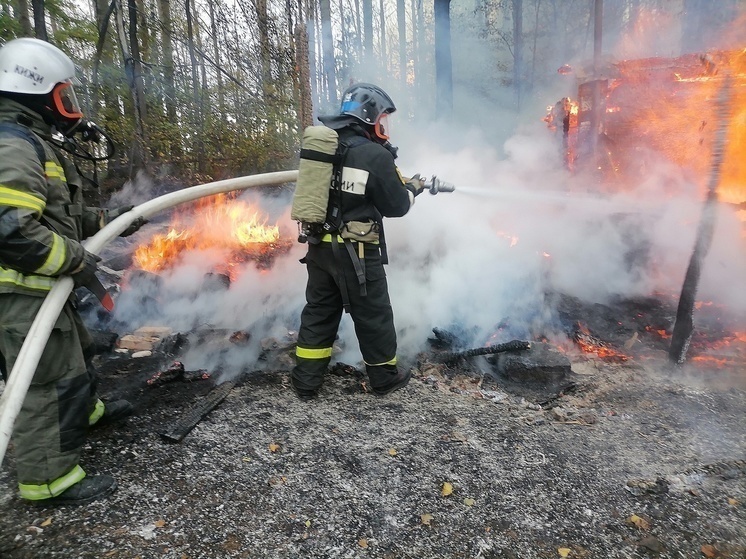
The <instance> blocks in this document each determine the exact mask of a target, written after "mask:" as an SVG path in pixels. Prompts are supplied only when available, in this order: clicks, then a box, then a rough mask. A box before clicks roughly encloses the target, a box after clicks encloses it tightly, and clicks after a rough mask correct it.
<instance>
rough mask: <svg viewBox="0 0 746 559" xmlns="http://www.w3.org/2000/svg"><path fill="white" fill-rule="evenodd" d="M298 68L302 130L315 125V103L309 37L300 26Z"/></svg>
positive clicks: (300, 25) (296, 35)
mask: <svg viewBox="0 0 746 559" xmlns="http://www.w3.org/2000/svg"><path fill="white" fill-rule="evenodd" d="M295 44H296V51H295V52H296V57H297V62H296V66H297V67H298V74H299V76H298V78H299V79H298V89H299V98H300V103H299V106H298V119H299V121H300V128H301V130H303V129H305V128H306V126H311V125H312V124H313V103H312V101H311V72H310V66H309V60H308V59H309V56H308V53H309V48H308V36H307V35H306V26H305V25H302V24H299V25H298V26H297V27H296V29H295Z"/></svg>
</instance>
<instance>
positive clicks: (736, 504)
mask: <svg viewBox="0 0 746 559" xmlns="http://www.w3.org/2000/svg"><path fill="white" fill-rule="evenodd" d="M728 504H729V505H732V506H734V507H737V506H738V505H739V504H740V503H739V502H738V501H737V500H736V499H734V498H732V497H728ZM42 526H44V524H42Z"/></svg>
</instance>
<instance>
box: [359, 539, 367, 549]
mask: <svg viewBox="0 0 746 559" xmlns="http://www.w3.org/2000/svg"><path fill="white" fill-rule="evenodd" d="M357 545H359V546H360V547H362V548H363V549H368V540H366V539H365V538H362V539H360V540H358V542H357Z"/></svg>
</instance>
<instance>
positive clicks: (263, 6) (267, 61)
mask: <svg viewBox="0 0 746 559" xmlns="http://www.w3.org/2000/svg"><path fill="white" fill-rule="evenodd" d="M255 6H256V20H257V26H258V28H259V59H260V62H261V68H262V69H261V72H262V84H261V85H262V95H263V97H264V100H265V102H266V101H267V100H268V97H269V96H270V95H272V60H271V58H270V55H271V52H272V49H271V48H270V45H269V14H268V13H267V0H256V2H255Z"/></svg>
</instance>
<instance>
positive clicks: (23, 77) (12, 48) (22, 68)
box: [0, 38, 75, 95]
mask: <svg viewBox="0 0 746 559" xmlns="http://www.w3.org/2000/svg"><path fill="white" fill-rule="evenodd" d="M74 78H75V64H73V61H72V60H70V57H69V56H67V55H66V54H65V53H64V52H62V51H61V50H60V49H58V48H57V47H55V46H54V45H51V44H49V43H47V42H46V41H42V40H40V39H31V38H24V39H14V40H12V41H8V42H7V43H5V45H4V46H3V47H2V48H0V91H7V92H9V93H26V94H31V95H39V94H42V95H43V94H45V93H49V92H50V91H52V89H53V88H54V86H55V85H56V84H58V83H61V82H67V81H70V82H72V80H73V79H74Z"/></svg>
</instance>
